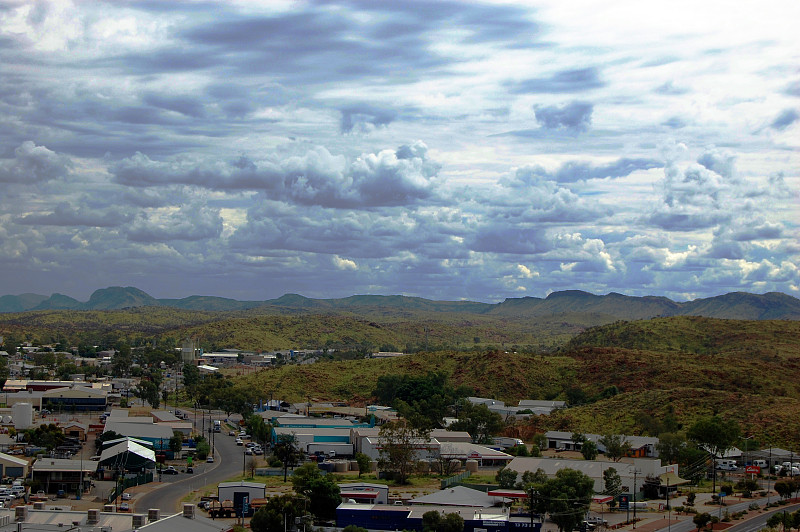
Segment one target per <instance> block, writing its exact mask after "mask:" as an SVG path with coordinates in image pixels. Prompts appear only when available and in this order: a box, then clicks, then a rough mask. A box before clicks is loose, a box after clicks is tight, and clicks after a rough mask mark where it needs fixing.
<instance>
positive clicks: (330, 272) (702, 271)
mask: <svg viewBox="0 0 800 532" xmlns="http://www.w3.org/2000/svg"><path fill="white" fill-rule="evenodd" d="M798 20H800V2H797V1H796V0H791V1H774V2H756V1H749V0H747V1H739V2H730V1H724V2H722V1H711V0H708V1H706V0H703V1H700V2H697V1H696V0H693V1H670V2H642V1H641V0H631V1H619V0H615V1H612V2H609V1H591V2H590V1H584V0H581V1H579V0H570V1H569V2H564V1H560V0H553V1H546V2H514V3H504V2H487V3H479V2H462V1H448V0H432V1H424V0H420V1H403V2H383V1H373V0H350V1H330V2H303V1H287V2H280V1H268V2H267V1H264V2H255V1H245V2H239V3H237V2H231V1H226V2H214V1H197V2H189V1H186V2H173V1H166V0H165V1H158V0H142V1H129V2H122V1H114V2H107V3H102V2H89V1H81V2H75V3H69V2H44V1H41V2H33V1H30V0H25V1H15V0H10V1H9V0H0V272H2V273H1V274H0V295H2V294H21V293H24V292H34V293H39V294H46V295H49V294H50V293H53V292H59V293H63V294H66V295H69V296H72V297H75V298H78V299H80V300H82V301H85V300H87V299H88V297H89V295H90V294H91V293H92V292H93V291H94V290H95V289H97V288H104V287H107V286H117V285H122V286H136V287H138V288H141V289H143V290H145V291H146V292H148V293H150V294H151V295H153V296H155V297H186V296H189V295H192V294H202V295H218V296H225V297H232V298H236V299H266V298H272V297H277V296H280V295H282V294H284V293H300V294H303V295H306V296H309V297H317V298H332V297H343V296H348V295H353V294H406V295H415V296H422V297H426V298H431V299H450V300H452V299H470V300H477V301H487V302H494V301H501V300H503V299H504V298H506V297H521V296H536V297H544V296H546V295H547V294H548V293H550V292H552V291H556V290H565V289H581V290H586V291H589V292H593V293H597V294H605V293H608V292H612V291H613V292H620V293H624V294H629V295H649V294H654V295H664V296H667V297H670V298H673V299H676V300H686V299H694V298H697V297H706V296H711V295H716V294H721V293H726V292H731V291H748V292H756V293H763V292H768V291H781V292H785V293H788V294H791V295H794V296H798V295H799V293H798V288H800V272H798V264H800V239H799V238H798V222H799V221H800V199H799V198H800V151H799V150H798V148H799V147H800V38H799V37H798V35H800V32H798V31H797V28H796V26H797V21H798Z"/></svg>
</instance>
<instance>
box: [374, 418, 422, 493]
mask: <svg viewBox="0 0 800 532" xmlns="http://www.w3.org/2000/svg"><path fill="white" fill-rule="evenodd" d="M420 440H424V441H427V440H428V433H427V432H425V431H423V430H420V429H416V428H414V427H412V426H411V425H410V424H409V423H407V422H406V421H404V420H398V421H391V422H389V423H386V424H385V425H383V426H382V427H381V429H380V436H379V441H380V445H381V449H380V458H379V459H378V467H380V469H381V470H382V471H387V472H390V473H392V475H393V478H394V480H395V482H397V483H398V484H406V483H407V482H408V477H409V476H410V475H411V472H412V471H413V470H414V465H415V464H416V462H417V446H418V444H419V442H420Z"/></svg>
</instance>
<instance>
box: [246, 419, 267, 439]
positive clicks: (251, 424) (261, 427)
mask: <svg viewBox="0 0 800 532" xmlns="http://www.w3.org/2000/svg"><path fill="white" fill-rule="evenodd" d="M245 419H246V420H247V421H246V424H247V431H248V434H250V436H251V437H252V438H253V440H255V441H257V442H259V443H261V444H262V445H265V444H266V442H267V438H268V437H269V433H270V427H269V424H267V422H266V421H264V418H263V417H261V416H259V415H258V414H250V415H249V416H247V418H245Z"/></svg>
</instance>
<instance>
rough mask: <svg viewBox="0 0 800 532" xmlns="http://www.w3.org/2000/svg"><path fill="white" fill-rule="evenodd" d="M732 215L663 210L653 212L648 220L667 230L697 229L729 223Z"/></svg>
mask: <svg viewBox="0 0 800 532" xmlns="http://www.w3.org/2000/svg"><path fill="white" fill-rule="evenodd" d="M730 219H731V217H730V215H727V214H722V213H699V212H681V211H661V212H656V213H653V214H651V215H650V216H648V217H647V221H648V222H649V223H651V224H653V225H655V226H656V227H659V228H661V229H665V230H667V231H695V230H700V229H709V228H712V227H715V226H717V225H719V224H723V223H727V222H728V221H730Z"/></svg>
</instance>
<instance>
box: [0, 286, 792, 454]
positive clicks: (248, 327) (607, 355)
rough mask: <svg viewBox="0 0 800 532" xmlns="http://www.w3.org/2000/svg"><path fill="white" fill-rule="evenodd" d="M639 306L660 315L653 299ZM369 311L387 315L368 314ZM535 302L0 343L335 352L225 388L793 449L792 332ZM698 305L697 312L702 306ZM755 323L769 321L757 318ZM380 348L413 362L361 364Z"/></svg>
mask: <svg viewBox="0 0 800 532" xmlns="http://www.w3.org/2000/svg"><path fill="white" fill-rule="evenodd" d="M768 296H769V297H767V296H758V298H757V299H756V300H755V301H757V302H761V303H763V302H764V301H767V300H768V299H769V298H770V297H772V295H768ZM779 296H780V297H779V299H780V298H783V297H784V296H783V295H779ZM776 297H777V296H776ZM785 297H788V296H785ZM621 298H622V299H621ZM34 299H35V298H34ZM639 299H640V300H642V301H640V303H643V304H644V303H646V304H647V305H655V306H658V305H662V304H664V301H663V298H652V300H650V299H646V298H639ZM722 299H724V300H726V301H728V303H729V304H730V305H732V306H731V307H729V308H740V309H741V306H742V305H745V306H746V307H747V308H748V309H750V310H752V309H753V308H755V307H754V306H753V301H754V299H753V297H751V295H744V296H742V295H737V294H733V295H731V297H725V298H722ZM790 299H793V298H790ZM645 300H646V301H645ZM376 301H379V302H380V303H381V305H383V306H377V307H370V306H369V305H372V304H375V303H376ZM538 301H539V303H536V302H534V303H536V304H537V305H541V302H542V301H544V302H546V303H547V302H548V301H549V303H547V304H548V305H550V310H552V311H555V310H559V311H562V312H563V313H562V314H544V315H541V316H538V317H531V316H530V315H527V314H525V312H520V313H514V312H511V310H510V309H511V306H518V307H526V306H529V303H530V302H527V301H525V300H514V301H507V302H506V304H501V305H499V306H495V307H493V309H492V311H490V312H483V313H475V310H476V307H475V305H472V304H463V305H462V304H459V303H452V304H449V307H450V309H451V311H448V312H444V311H442V310H441V308H435V305H434V304H433V303H432V302H429V301H427V300H419V299H417V298H402V297H400V296H397V297H395V298H379V299H376V298H375V297H374V296H356V297H354V298H350V299H349V301H348V302H347V304H345V303H344V302H343V300H336V303H335V304H334V303H329V304H328V307H327V309H326V310H325V311H321V310H319V308H318V307H319V303H318V302H315V301H313V300H308V299H306V298H302V296H285V297H284V298H282V300H281V303H282V304H283V305H287V306H274V307H272V306H267V307H263V306H262V307H257V308H249V309H244V310H235V311H225V312H220V311H213V312H212V311H197V310H185V309H179V308H171V307H165V306H155V307H136V308H130V309H125V310H107V311H88V310H82V311H79V310H58V311H56V310H48V311H35V312H24V313H13V314H2V315H0V334H3V335H6V336H7V337H14V338H19V339H28V340H32V341H34V342H35V343H54V344H55V343H57V342H58V343H61V344H62V345H84V344H88V345H92V344H94V345H106V346H114V345H118V344H119V343H120V342H121V343H125V344H128V345H132V346H137V345H151V344H152V343H156V344H157V345H158V346H159V347H161V348H165V347H168V346H175V345H179V342H180V340H182V339H183V338H186V337H193V338H196V339H199V340H200V343H201V345H202V347H203V348H204V349H206V350H213V349H218V348H227V347H236V348H239V349H245V350H253V351H263V350H275V349H287V348H296V349H319V348H327V349H330V350H331V351H330V352H329V354H327V355H323V356H321V357H319V360H318V362H317V363H315V364H309V365H285V366H279V367H275V368H270V369H266V370H263V371H258V372H255V373H251V374H248V375H244V376H242V375H235V374H234V375H232V377H233V385H234V387H236V388H239V389H242V390H247V391H248V393H251V392H252V393H254V394H255V395H261V398H267V397H268V396H269V395H270V394H273V395H274V396H275V397H280V398H282V399H286V400H289V401H304V400H306V399H307V398H308V397H311V398H314V399H316V400H343V401H355V402H357V403H358V402H361V403H367V402H370V401H371V400H372V394H373V391H374V390H375V386H376V383H377V381H378V379H379V378H380V377H382V376H390V375H412V376H422V375H425V374H427V373H429V372H431V371H436V372H442V374H444V375H445V376H446V377H447V379H448V382H449V383H450V384H451V385H453V386H455V387H459V386H468V387H469V388H471V389H472V390H473V391H474V394H475V395H478V396H485V397H492V398H495V399H499V400H502V401H505V402H507V403H509V404H516V403H517V402H518V401H519V400H520V399H563V400H567V401H568V402H569V403H570V404H571V405H572V406H573V407H572V408H570V409H569V410H567V411H563V412H559V413H557V414H555V415H552V416H547V417H542V418H533V419H532V420H530V422H528V423H527V424H524V425H523V426H519V427H517V430H519V431H520V434H521V435H524V434H526V431H528V432H530V431H533V430H545V429H561V430H579V431H584V432H598V433H607V432H625V433H629V434H637V433H639V434H642V433H658V431H659V430H660V428H659V424H661V425H663V424H664V423H663V420H664V419H670V420H671V423H673V424H674V427H673V428H675V427H677V428H680V427H682V426H683V427H685V426H688V425H689V424H691V423H692V422H693V421H694V420H696V419H697V418H698V417H700V416H703V415H709V414H720V415H722V416H724V417H726V418H729V419H735V420H737V421H739V422H740V423H741V425H742V427H743V430H745V432H749V433H751V434H754V435H757V436H758V438H759V441H767V438H771V439H772V441H773V443H776V444H777V443H780V442H796V441H800V429H799V428H798V426H797V423H796V420H797V419H798V418H800V382H798V381H797V378H796V376H797V375H798V374H800V321H787V320H766V321H745V320H732V319H713V318H701V317H688V316H674V317H656V318H652V319H647V320H638V321H619V320H618V318H617V317H614V316H613V315H611V314H609V310H610V309H611V308H612V307H613V306H617V305H624V304H625V303H626V302H629V301H628V300H627V299H624V297H623V296H618V295H617V296H614V295H609V296H593V295H591V294H585V293H578V294H574V293H562V294H560V295H557V296H554V297H550V298H547V299H546V300H538ZM748 301H749V303H747V302H748ZM337 305H338V306H339V307H340V308H338V309H334V308H333V307H334V306H337ZM698 305H702V306H705V307H706V308H707V310H708V305H710V303H709V302H708V301H701V302H700V303H698ZM303 308H310V309H311V310H302V309H303ZM538 308H539V309H540V310H541V308H542V307H541V306H539V307H538ZM783 308H784V309H785V308H788V307H783ZM581 309H582V310H586V309H590V310H594V311H597V312H578V310H581ZM518 310H520V309H518ZM600 311H602V312H600ZM506 312H507V314H506ZM759 312H760V313H761V314H762V315H768V314H771V313H774V312H773V311H772V310H770V309H769V308H766V307H764V308H761V310H760V311H759ZM377 350H392V351H393V350H403V351H406V352H408V353H416V354H413V355H409V356H404V357H399V358H394V359H365V358H363V355H364V354H366V353H369V352H372V351H377ZM343 352H347V353H349V355H348V356H347V357H345V356H343V355H342V354H341V353H343ZM661 428H664V427H663V426H662V427H661ZM787 444H788V443H787Z"/></svg>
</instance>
